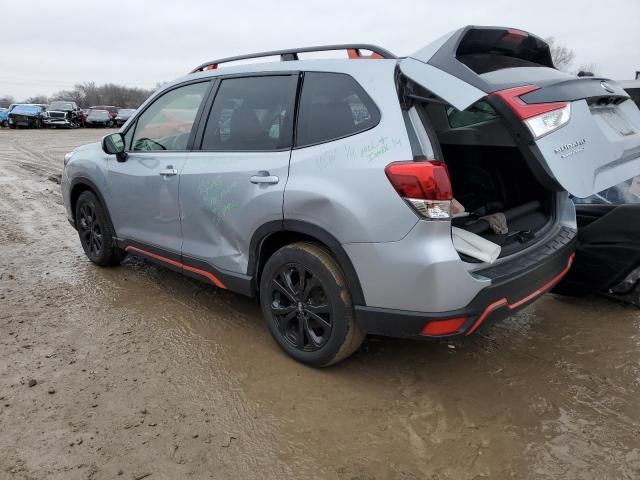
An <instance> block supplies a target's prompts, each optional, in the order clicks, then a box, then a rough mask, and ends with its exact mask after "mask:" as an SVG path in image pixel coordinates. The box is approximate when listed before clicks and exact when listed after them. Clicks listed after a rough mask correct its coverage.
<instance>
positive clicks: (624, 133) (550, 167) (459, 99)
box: [399, 26, 640, 197]
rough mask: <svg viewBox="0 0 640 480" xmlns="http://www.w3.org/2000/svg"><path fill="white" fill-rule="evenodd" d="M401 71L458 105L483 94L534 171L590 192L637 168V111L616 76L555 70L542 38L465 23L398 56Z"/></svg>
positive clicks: (548, 182) (562, 186) (555, 185)
mask: <svg viewBox="0 0 640 480" xmlns="http://www.w3.org/2000/svg"><path fill="white" fill-rule="evenodd" d="M399 68H400V70H401V71H402V73H403V74H404V75H406V76H407V77H408V78H410V79H411V80H412V81H414V82H416V83H417V84H419V85H420V86H422V87H424V88H425V89H426V90H428V91H430V92H432V93H433V95H435V96H436V97H439V98H440V99H442V100H444V101H445V102H447V103H448V104H450V105H452V106H454V107H455V108H456V109H458V110H461V111H462V110H465V109H467V108H468V107H470V106H471V105H473V104H474V103H476V102H477V101H478V100H481V99H485V100H486V101H487V103H489V104H490V105H491V106H492V107H493V108H494V109H495V110H496V111H498V112H499V113H500V114H501V116H502V117H503V118H505V119H506V121H507V127H508V129H509V130H510V133H511V134H512V136H513V138H514V139H515V141H516V143H517V145H518V147H519V148H520V150H521V152H522V154H523V156H524V158H525V160H526V162H527V164H528V165H529V168H530V169H531V171H532V172H533V174H534V175H535V177H536V179H537V180H538V181H539V182H540V183H541V184H542V185H544V186H545V187H546V188H548V189H550V190H556V191H561V190H566V191H568V192H569V193H571V194H573V195H574V196H576V197H587V196H589V195H592V194H594V193H596V192H598V191H601V190H604V189H606V188H609V187H611V186H613V185H616V184H618V183H620V182H622V181H624V180H627V179H629V178H631V177H633V176H635V175H638V174H640V111H639V110H638V107H637V106H636V105H635V103H633V101H631V100H630V99H629V96H628V95H627V93H626V92H625V91H624V90H623V89H622V88H621V87H620V86H619V85H617V84H616V83H615V82H613V81H611V80H606V79H602V78H594V77H584V78H578V77H575V76H572V75H569V74H566V73H563V72H560V71H558V70H556V69H555V68H554V66H553V62H552V60H551V54H550V51H549V46H548V44H547V43H546V42H544V40H542V39H540V38H539V37H536V36H535V35H531V34H529V33H527V32H523V31H521V30H515V29H510V28H503V27H476V26H468V27H465V28H462V29H460V30H457V31H455V32H452V33H450V34H447V35H445V36H444V37H442V38H440V39H438V40H436V41H435V42H433V43H432V44H430V45H428V46H426V47H424V48H423V49H421V50H419V51H418V52H416V53H414V54H413V55H411V56H409V57H407V58H405V59H402V60H401V61H400V63H399Z"/></svg>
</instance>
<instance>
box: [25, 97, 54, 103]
mask: <svg viewBox="0 0 640 480" xmlns="http://www.w3.org/2000/svg"><path fill="white" fill-rule="evenodd" d="M24 103H43V104H46V103H49V99H48V98H47V97H45V96H44V95H34V96H33V97H29V98H27V99H26V100H25V101H24Z"/></svg>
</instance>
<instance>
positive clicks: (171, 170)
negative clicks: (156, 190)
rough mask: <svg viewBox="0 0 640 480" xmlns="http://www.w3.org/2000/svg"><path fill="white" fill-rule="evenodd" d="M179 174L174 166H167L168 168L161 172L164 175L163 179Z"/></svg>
mask: <svg viewBox="0 0 640 480" xmlns="http://www.w3.org/2000/svg"><path fill="white" fill-rule="evenodd" d="M177 174H178V170H176V169H175V168H173V166H172V165H167V168H164V169H162V170H160V175H162V176H163V177H172V176H174V175H177Z"/></svg>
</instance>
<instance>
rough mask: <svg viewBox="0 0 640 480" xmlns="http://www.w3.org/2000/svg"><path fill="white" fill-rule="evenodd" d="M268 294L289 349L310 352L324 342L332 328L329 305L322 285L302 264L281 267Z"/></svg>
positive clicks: (273, 312)
mask: <svg viewBox="0 0 640 480" xmlns="http://www.w3.org/2000/svg"><path fill="white" fill-rule="evenodd" d="M268 295H269V298H271V313H272V314H273V318H274V319H275V321H276V323H277V325H278V330H279V332H280V335H282V337H283V338H284V339H285V340H286V341H288V342H289V343H290V344H291V346H293V347H295V348H297V349H298V350H302V351H304V352H313V351H315V350H318V349H320V348H322V347H323V346H324V345H325V344H326V343H327V341H328V340H329V337H330V336H331V330H332V328H333V321H332V312H331V306H330V305H329V303H328V301H327V295H326V293H325V289H324V287H323V285H322V283H321V282H320V280H319V279H318V277H316V276H315V275H314V274H313V273H312V272H311V271H310V270H308V269H307V268H305V266H304V265H301V264H299V263H289V264H287V265H285V266H283V267H282V268H281V269H280V271H279V272H278V273H277V275H276V276H275V278H274V279H273V280H272V282H271V291H270V292H269V293H268Z"/></svg>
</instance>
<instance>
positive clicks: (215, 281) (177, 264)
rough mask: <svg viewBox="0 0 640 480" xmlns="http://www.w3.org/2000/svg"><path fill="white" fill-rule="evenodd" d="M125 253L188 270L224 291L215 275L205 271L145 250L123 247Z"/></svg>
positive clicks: (222, 284)
mask: <svg viewBox="0 0 640 480" xmlns="http://www.w3.org/2000/svg"><path fill="white" fill-rule="evenodd" d="M124 250H125V252H129V251H132V252H137V253H140V254H142V255H145V256H147V257H151V258H155V259H156V260H160V261H161V262H164V263H168V264H170V265H173V266H175V267H180V268H182V269H184V270H188V271H189V272H193V273H197V274H198V275H202V276H203V277H206V278H208V279H209V280H210V281H211V282H212V283H213V284H214V285H215V286H216V287H218V288H224V289H226V288H227V287H225V286H224V283H222V282H221V281H220V280H218V279H217V278H216V277H215V275H213V274H212V273H211V272H207V271H206V270H200V269H199V268H195V267H191V266H189V265H185V264H184V263H180V262H177V261H176V260H171V259H170V258H165V257H163V256H161V255H157V254H155V253H151V252H147V251H146V250H142V249H141V248H137V247H132V246H130V245H129V246H127V247H125V249H124Z"/></svg>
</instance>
